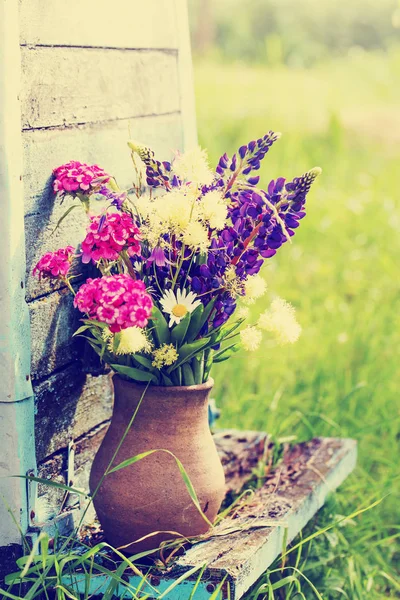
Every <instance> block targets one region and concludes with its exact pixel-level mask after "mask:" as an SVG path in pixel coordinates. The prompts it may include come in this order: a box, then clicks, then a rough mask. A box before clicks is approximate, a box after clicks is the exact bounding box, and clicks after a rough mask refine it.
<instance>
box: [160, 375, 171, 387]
mask: <svg viewBox="0 0 400 600" xmlns="http://www.w3.org/2000/svg"><path fill="white" fill-rule="evenodd" d="M161 377H162V380H163V382H164V384H165V385H174V382H173V381H172V379H170V378H169V377H168V376H167V375H165V373H161Z"/></svg>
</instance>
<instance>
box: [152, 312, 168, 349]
mask: <svg viewBox="0 0 400 600" xmlns="http://www.w3.org/2000/svg"><path fill="white" fill-rule="evenodd" d="M151 324H152V325H153V327H154V333H155V335H156V338H157V341H158V344H159V345H160V346H161V345H162V344H169V342H170V333H169V327H168V323H167V321H166V320H165V317H164V315H163V314H162V312H161V311H160V309H159V308H157V306H156V305H154V306H153V314H152V316H151Z"/></svg>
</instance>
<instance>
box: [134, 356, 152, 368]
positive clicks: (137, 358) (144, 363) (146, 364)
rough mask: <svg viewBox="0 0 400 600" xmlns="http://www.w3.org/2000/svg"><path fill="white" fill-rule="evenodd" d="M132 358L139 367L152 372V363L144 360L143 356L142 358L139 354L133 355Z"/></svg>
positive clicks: (146, 359)
mask: <svg viewBox="0 0 400 600" xmlns="http://www.w3.org/2000/svg"><path fill="white" fill-rule="evenodd" d="M132 358H133V360H135V361H136V362H137V363H138V364H139V365H140V366H141V367H144V368H145V369H148V370H149V371H154V367H153V365H152V362H151V360H150V359H149V358H146V357H145V356H142V355H141V354H133V355H132Z"/></svg>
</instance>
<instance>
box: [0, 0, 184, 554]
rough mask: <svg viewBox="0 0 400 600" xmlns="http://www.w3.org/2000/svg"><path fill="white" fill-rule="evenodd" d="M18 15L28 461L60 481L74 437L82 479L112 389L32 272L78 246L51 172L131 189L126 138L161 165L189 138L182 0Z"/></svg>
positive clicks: (39, 6)
mask: <svg viewBox="0 0 400 600" xmlns="http://www.w3.org/2000/svg"><path fill="white" fill-rule="evenodd" d="M7 1H8V0H0V2H2V3H7ZM6 11H7V5H6ZM6 14H7V13H6ZM18 21H19V22H18V26H19V36H20V59H19V60H20V65H21V86H20V93H19V108H20V115H21V140H20V141H21V153H22V179H23V183H24V228H25V244H26V288H25V292H26V302H27V304H28V307H29V313H30V323H31V339H32V343H31V358H32V360H31V379H32V384H33V391H34V395H35V445H36V459H37V463H38V468H39V474H43V475H44V474H45V475H46V476H49V477H50V476H52V474H53V475H55V476H57V477H58V478H59V479H60V480H63V479H65V476H66V474H65V465H66V449H67V446H68V443H69V441H70V440H76V441H77V463H78V481H79V483H80V484H82V485H84V484H85V481H86V476H87V466H88V464H89V463H90V460H91V457H92V456H93V452H94V451H95V449H96V447H97V444H98V442H99V439H101V432H102V431H103V429H104V426H105V425H106V424H107V421H108V419H109V418H110V412H111V390H110V382H109V377H108V375H107V374H99V375H96V373H93V372H92V373H91V374H87V372H85V371H84V369H83V366H82V363H81V360H80V357H81V355H82V347H81V345H80V342H79V341H78V342H76V341H72V340H71V335H72V333H73V331H74V329H75V328H76V323H77V318H78V315H77V314H76V313H75V311H74V310H73V308H72V303H71V298H70V296H69V295H68V294H67V293H66V292H67V291H66V290H65V289H63V288H62V286H60V285H59V286H57V287H54V286H51V285H50V284H43V283H41V284H39V283H38V281H37V280H35V279H34V278H33V277H32V274H31V272H32V268H33V266H34V265H35V263H36V262H37V260H38V259H39V258H40V256H41V255H42V254H43V253H44V252H45V251H47V250H50V249H52V250H55V249H57V248H59V247H62V246H64V245H67V244H72V245H74V244H76V243H78V241H79V240H80V239H82V233H83V230H84V229H83V227H84V223H85V216H84V214H83V211H82V214H79V211H78V210H76V211H75V212H74V213H72V214H71V218H70V219H66V220H65V221H64V222H63V223H62V225H61V226H60V227H59V229H58V230H57V231H56V232H55V233H53V231H54V228H55V225H56V224H57V221H58V220H59V218H60V216H61V215H62V214H63V212H65V210H66V207H67V204H66V203H65V204H64V205H60V202H59V201H57V200H55V199H54V196H53V194H52V193H51V172H52V169H53V167H55V166H58V165H60V164H62V163H64V162H68V161H69V160H73V159H75V160H80V161H83V162H88V163H92V162H95V163H98V164H99V165H101V166H102V167H103V168H104V169H105V170H106V171H108V172H110V173H112V174H113V175H115V177H116V178H117V180H118V183H119V184H120V186H121V187H125V186H126V187H129V186H130V185H131V182H132V179H133V170H132V164H131V160H130V155H129V151H128V147H127V144H126V142H127V140H128V139H130V138H133V139H136V140H139V141H141V142H143V143H144V144H147V145H150V146H151V147H152V148H153V149H154V150H155V151H156V152H157V154H158V156H160V157H161V158H162V159H163V160H166V159H170V158H171V153H172V150H173V149H183V148H184V147H185V146H186V147H188V146H191V145H193V144H194V143H196V128H195V117H194V101H193V89H192V81H191V60H190V45H189V33H188V22H187V8H186V2H185V0H147V1H146V2H143V1H142V0H112V1H111V0H68V2H66V1H65V0H51V1H49V0H20V2H19V17H18ZM0 110H2V108H1V107H0ZM0 174H1V173H0ZM72 215H73V216H72ZM27 340H28V338H27ZM0 403H1V399H0ZM0 412H1V411H0ZM0 420H1V414H0ZM88 440H90V443H89V441H88ZM93 440H94V441H93ZM21 443H22V442H21ZM0 458H1V457H0ZM41 492H44V490H41ZM1 541H2V540H1V525H0V546H2V543H1Z"/></svg>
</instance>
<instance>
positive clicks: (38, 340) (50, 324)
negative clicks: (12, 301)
mask: <svg viewBox="0 0 400 600" xmlns="http://www.w3.org/2000/svg"><path fill="white" fill-rule="evenodd" d="M29 309H30V316H31V330H32V365H31V376H32V379H33V380H35V379H41V378H44V377H46V376H48V375H50V373H52V372H53V371H54V370H55V369H59V368H61V367H63V366H64V365H67V364H69V363H71V362H72V361H73V360H74V359H76V358H77V356H78V346H79V344H80V341H79V340H77V339H75V340H72V334H73V333H74V331H76V329H77V328H78V325H79V322H78V319H79V315H78V313H77V311H76V310H75V309H74V307H73V305H72V297H71V294H70V293H69V292H68V291H67V290H61V291H60V292H54V293H53V294H50V295H49V296H46V297H44V298H39V299H38V300H34V301H33V302H31V303H30V304H29Z"/></svg>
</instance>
